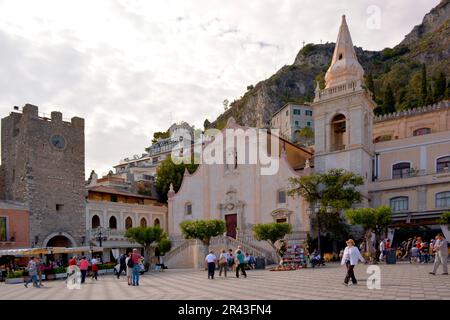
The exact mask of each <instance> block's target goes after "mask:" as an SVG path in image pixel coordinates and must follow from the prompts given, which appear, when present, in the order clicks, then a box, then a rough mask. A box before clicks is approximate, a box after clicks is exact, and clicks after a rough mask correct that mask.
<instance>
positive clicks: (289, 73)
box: [213, 0, 450, 128]
mask: <svg viewBox="0 0 450 320" xmlns="http://www.w3.org/2000/svg"><path fill="white" fill-rule="evenodd" d="M333 49H334V43H327V44H308V45H306V46H304V47H303V48H302V49H301V50H300V52H299V53H298V54H297V56H296V57H295V60H294V63H293V64H292V65H286V66H284V67H282V68H281V69H280V70H279V71H278V72H277V73H275V74H274V75H273V76H271V77H270V78H269V79H266V80H263V81H261V82H259V83H258V84H257V85H256V86H254V87H250V88H249V90H248V91H247V92H246V93H245V94H244V95H243V96H242V97H241V98H240V99H238V100H235V101H233V102H232V103H231V104H230V108H229V109H228V110H227V111H226V112H225V113H223V114H222V115H220V116H219V117H218V118H217V119H216V120H215V121H214V122H213V126H216V127H218V128H220V127H223V126H224V124H225V123H226V121H227V119H228V118H229V117H230V116H233V117H234V118H235V119H236V121H237V122H238V123H240V124H244V125H247V126H257V127H266V126H268V124H269V122H270V119H271V116H272V114H273V113H275V112H276V111H278V110H279V109H280V108H281V107H282V106H283V105H284V104H285V103H287V102H299V103H301V102H310V101H312V98H313V92H314V87H315V82H316V81H320V82H321V83H322V85H323V77H324V75H325V72H326V70H327V69H328V66H329V64H330V62H331V57H332V54H333ZM356 52H357V55H358V59H359V61H360V63H361V65H362V66H363V68H364V70H365V73H366V76H367V75H371V76H372V77H373V80H374V81H373V82H374V88H373V89H372V90H373V91H374V94H375V100H376V101H377V103H379V104H381V103H382V98H383V93H384V89H385V87H386V85H387V83H389V84H390V85H391V87H392V89H393V91H394V94H395V99H396V106H395V107H396V109H398V110H402V109H407V108H413V107H416V106H418V104H419V103H420V97H419V96H420V92H419V91H420V85H421V81H420V79H419V77H420V73H421V67H422V64H426V66H427V77H428V78H429V82H428V83H429V84H430V97H432V96H433V94H432V90H433V89H432V83H433V81H434V79H436V78H437V76H438V74H439V73H444V74H445V75H447V78H448V75H449V74H450V0H443V1H441V3H440V4H439V5H438V6H436V7H435V8H433V9H432V10H431V11H430V12H429V13H428V14H426V15H425V17H424V19H423V22H422V24H420V25H418V26H416V27H414V29H413V30H412V31H411V32H410V33H409V34H408V35H406V37H405V39H404V40H403V41H402V42H401V43H400V44H399V45H397V46H396V47H394V48H386V49H384V50H382V51H365V50H363V49H362V48H358V47H357V48H356ZM448 80H450V79H448ZM447 91H448V90H447ZM437 98H438V97H437ZM437 98H436V99H437Z"/></svg>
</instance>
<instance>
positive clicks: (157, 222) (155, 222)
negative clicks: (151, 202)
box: [153, 218, 161, 227]
mask: <svg viewBox="0 0 450 320" xmlns="http://www.w3.org/2000/svg"><path fill="white" fill-rule="evenodd" d="M153 225H154V226H155V227H156V226H158V227H159V226H161V222H159V219H158V218H156V219H155V221H154V222H153Z"/></svg>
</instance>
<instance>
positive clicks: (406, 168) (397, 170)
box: [392, 162, 411, 179]
mask: <svg viewBox="0 0 450 320" xmlns="http://www.w3.org/2000/svg"><path fill="white" fill-rule="evenodd" d="M410 172H411V163H409V162H400V163H396V164H394V165H393V166H392V179H401V178H407V177H409V176H410Z"/></svg>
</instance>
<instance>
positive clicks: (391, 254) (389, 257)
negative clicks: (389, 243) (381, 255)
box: [386, 250, 397, 264]
mask: <svg viewBox="0 0 450 320" xmlns="http://www.w3.org/2000/svg"><path fill="white" fill-rule="evenodd" d="M396 263H397V258H396V257H395V250H389V251H388V252H387V253H386V264H396Z"/></svg>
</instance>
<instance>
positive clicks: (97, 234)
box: [94, 227, 109, 247]
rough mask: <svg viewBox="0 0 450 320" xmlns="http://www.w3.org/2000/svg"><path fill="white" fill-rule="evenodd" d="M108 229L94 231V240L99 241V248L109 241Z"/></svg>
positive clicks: (100, 228)
mask: <svg viewBox="0 0 450 320" xmlns="http://www.w3.org/2000/svg"><path fill="white" fill-rule="evenodd" d="M108 233H109V229H108V228H106V229H105V228H102V227H98V228H96V229H94V239H95V240H97V241H98V244H99V247H102V243H103V241H106V240H107V239H108Z"/></svg>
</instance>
